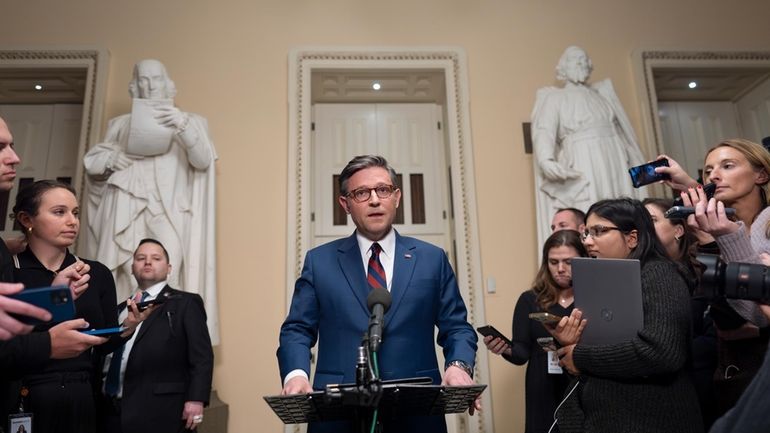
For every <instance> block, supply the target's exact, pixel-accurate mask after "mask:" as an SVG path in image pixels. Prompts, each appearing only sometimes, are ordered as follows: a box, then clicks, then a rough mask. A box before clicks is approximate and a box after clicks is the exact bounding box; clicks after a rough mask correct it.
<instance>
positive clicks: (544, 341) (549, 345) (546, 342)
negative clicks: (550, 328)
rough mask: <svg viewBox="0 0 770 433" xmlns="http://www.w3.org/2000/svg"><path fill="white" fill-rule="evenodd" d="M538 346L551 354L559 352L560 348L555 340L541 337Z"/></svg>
mask: <svg viewBox="0 0 770 433" xmlns="http://www.w3.org/2000/svg"><path fill="white" fill-rule="evenodd" d="M537 344H539V345H540V347H542V348H543V349H544V350H547V351H549V352H556V351H557V350H559V347H558V346H557V345H556V341H555V340H554V339H553V337H540V338H538V339H537Z"/></svg>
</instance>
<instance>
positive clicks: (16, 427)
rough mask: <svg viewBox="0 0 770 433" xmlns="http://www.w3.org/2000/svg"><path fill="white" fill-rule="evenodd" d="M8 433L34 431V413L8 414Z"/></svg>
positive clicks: (30, 432)
mask: <svg viewBox="0 0 770 433" xmlns="http://www.w3.org/2000/svg"><path fill="white" fill-rule="evenodd" d="M8 433H32V414H31V413H15V414H12V415H8Z"/></svg>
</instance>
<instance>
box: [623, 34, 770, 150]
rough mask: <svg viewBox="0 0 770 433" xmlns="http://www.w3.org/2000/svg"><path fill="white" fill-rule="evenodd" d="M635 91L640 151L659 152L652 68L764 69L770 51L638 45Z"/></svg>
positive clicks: (769, 57)
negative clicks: (640, 139)
mask: <svg viewBox="0 0 770 433" xmlns="http://www.w3.org/2000/svg"><path fill="white" fill-rule="evenodd" d="M632 63H633V69H634V75H635V76H636V79H635V82H636V91H637V96H638V98H639V101H640V103H641V108H642V110H641V111H642V129H643V131H644V138H645V139H644V140H642V143H641V144H642V150H643V151H644V154H645V155H646V156H648V157H654V156H656V155H658V154H660V153H662V149H663V145H662V143H663V139H662V134H661V130H660V120H659V118H658V116H657V113H658V97H657V94H656V92H655V83H654V77H653V69H662V68H680V69H681V68H688V67H691V68H747V69H750V68H764V69H767V68H768V67H770V51H741V50H734V51H714V50H697V49H692V50H685V49H678V50H677V49H652V48H640V49H637V50H635V51H634V52H633V54H632Z"/></svg>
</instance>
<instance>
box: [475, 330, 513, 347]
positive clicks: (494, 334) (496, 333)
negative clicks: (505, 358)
mask: <svg viewBox="0 0 770 433" xmlns="http://www.w3.org/2000/svg"><path fill="white" fill-rule="evenodd" d="M476 330H477V331H479V334H481V335H483V336H485V337H489V336H491V337H494V338H499V339H501V340H503V342H505V344H507V345H508V346H513V343H512V342H511V340H509V339H508V337H506V336H505V335H503V333H502V332H500V331H498V330H497V328H495V327H494V326H492V325H484V326H480V327H478V328H476Z"/></svg>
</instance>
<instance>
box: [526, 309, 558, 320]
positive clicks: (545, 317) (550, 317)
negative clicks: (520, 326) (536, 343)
mask: <svg viewBox="0 0 770 433" xmlns="http://www.w3.org/2000/svg"><path fill="white" fill-rule="evenodd" d="M529 318H530V319H532V320H537V321H538V322H543V323H556V322H558V321H559V320H561V316H557V315H556V314H551V313H546V312H545V311H542V312H540V313H529Z"/></svg>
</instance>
